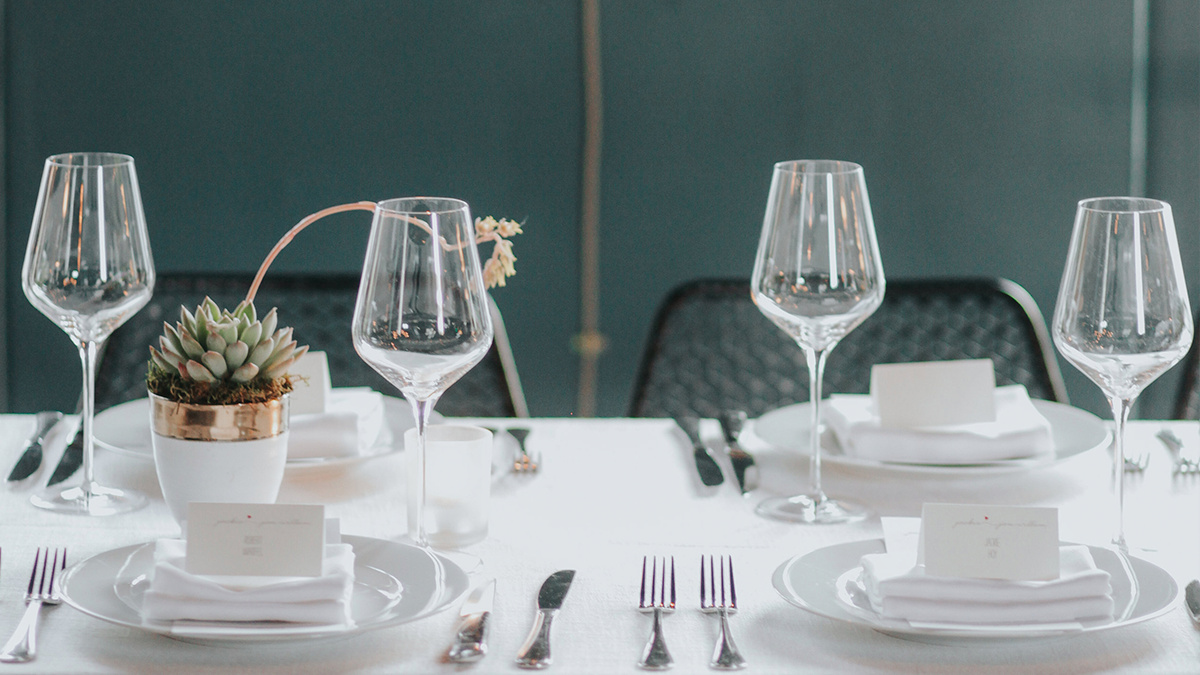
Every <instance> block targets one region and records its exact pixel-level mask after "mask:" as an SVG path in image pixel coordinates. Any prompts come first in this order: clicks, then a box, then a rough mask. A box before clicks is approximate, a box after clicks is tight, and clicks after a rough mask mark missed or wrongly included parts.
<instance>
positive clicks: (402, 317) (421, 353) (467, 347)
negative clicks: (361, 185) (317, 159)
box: [353, 197, 493, 546]
mask: <svg viewBox="0 0 1200 675" xmlns="http://www.w3.org/2000/svg"><path fill="white" fill-rule="evenodd" d="M353 332H354V349H355V350H356V351H357V352H358V355H359V356H361V357H362V359H363V360H364V361H366V362H367V364H368V365H370V366H371V367H372V368H374V369H375V370H376V371H378V372H379V374H381V375H383V376H384V377H385V378H387V380H388V381H389V382H391V383H392V384H393V385H395V386H396V388H398V389H399V390H400V391H401V392H402V393H403V394H404V397H405V398H406V399H408V402H409V404H410V405H411V406H412V409H413V416H414V417H415V418H416V423H417V427H416V428H417V437H418V453H417V456H416V458H415V459H416V462H417V464H416V470H417V472H418V474H419V476H420V479H419V480H418V481H416V483H417V488H418V494H417V495H416V499H415V500H414V501H415V503H416V506H417V508H416V510H415V511H416V512H415V513H410V514H409V532H410V535H411V536H412V538H413V540H414V542H415V543H416V544H417V545H418V546H428V545H429V538H428V537H429V535H428V532H429V529H430V527H429V525H430V524H429V523H427V520H428V518H427V516H428V515H429V514H428V508H427V504H426V503H425V501H426V500H425V495H426V489H425V488H426V474H425V467H426V463H425V443H426V430H427V427H428V425H429V417H430V415H431V414H432V412H433V408H434V406H435V405H436V404H437V400H438V398H440V397H441V395H442V394H443V393H445V391H446V389H447V388H448V387H449V386H450V385H451V384H454V382H456V381H457V380H458V379H459V378H460V377H462V376H463V375H464V374H465V373H466V372H467V371H469V370H470V369H471V368H473V367H474V366H475V364H477V363H479V361H480V360H481V359H483V357H484V355H485V354H486V353H487V351H488V349H489V348H490V347H491V345H492V335H493V329H492V319H491V315H490V314H489V313H488V299H487V294H486V291H485V290H484V286H483V272H482V271H481V269H480V266H479V252H478V250H477V249H476V248H475V225H474V223H473V222H472V220H471V211H470V208H469V207H468V206H467V204H466V202H463V201H459V200H457V199H443V198H436V197H412V198H404V199H390V200H387V201H383V202H380V203H379V205H378V206H377V207H376V209H375V218H374V221H373V222H372V224H371V238H370V242H369V243H368V244H367V257H366V261H365V262H364V263H363V273H362V281H361V283H360V285H359V288H358V300H357V302H356V303H355V306H354V328H353ZM410 503H411V502H410Z"/></svg>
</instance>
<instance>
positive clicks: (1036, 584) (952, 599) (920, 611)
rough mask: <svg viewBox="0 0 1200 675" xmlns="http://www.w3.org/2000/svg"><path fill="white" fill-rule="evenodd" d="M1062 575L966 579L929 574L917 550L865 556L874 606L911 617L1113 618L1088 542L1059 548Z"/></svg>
mask: <svg viewBox="0 0 1200 675" xmlns="http://www.w3.org/2000/svg"><path fill="white" fill-rule="evenodd" d="M1058 551H1059V563H1060V570H1061V571H1060V573H1059V578H1058V579H1053V580H1050V581H1004V580H999V579H965V578H957V577H936V576H929V575H926V574H925V567H924V566H923V565H916V566H914V565H913V553H912V551H906V552H901V553H874V554H870V555H865V556H863V558H862V566H863V571H862V577H861V579H860V580H861V582H862V584H863V587H864V588H865V589H866V591H867V598H868V599H869V600H870V602H871V608H872V609H874V610H875V611H876V612H877V613H879V614H880V615H881V616H884V617H887V618H891V619H906V620H908V621H922V622H937V623H966V624H1002V623H1030V624H1036V623H1061V622H1066V621H1080V620H1084V619H1097V618H1105V617H1111V616H1112V613H1113V599H1112V588H1111V585H1110V584H1109V574H1108V572H1106V571H1104V570H1102V569H1099V568H1097V567H1096V563H1095V561H1094V560H1092V554H1091V552H1090V551H1089V550H1088V547H1086V546H1061V547H1059V550H1058Z"/></svg>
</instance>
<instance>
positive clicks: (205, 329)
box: [148, 298, 308, 392]
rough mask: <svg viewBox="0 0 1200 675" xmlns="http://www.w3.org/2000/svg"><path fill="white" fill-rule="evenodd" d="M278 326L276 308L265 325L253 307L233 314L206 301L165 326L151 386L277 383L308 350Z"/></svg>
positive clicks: (243, 306)
mask: <svg viewBox="0 0 1200 675" xmlns="http://www.w3.org/2000/svg"><path fill="white" fill-rule="evenodd" d="M277 324H278V315H277V314H276V310H275V309H272V310H271V311H270V312H268V313H267V315H266V316H264V317H263V318H262V320H261V321H260V320H258V317H257V314H256V311H255V309H254V303H252V302H242V303H241V304H239V305H238V306H237V308H236V309H234V310H233V311H232V312H231V311H229V310H221V308H220V307H218V306H217V303H216V302H214V301H213V300H212V298H205V299H204V302H202V303H200V306H199V307H197V308H196V312H195V313H194V314H193V313H192V312H189V311H188V309H187V308H186V307H183V308H181V309H180V317H179V323H177V324H175V325H174V326H172V325H171V324H169V323H167V322H163V334H162V336H160V337H159V339H158V349H155V348H154V347H153V346H152V347H150V362H151V368H150V375H149V376H148V382H150V381H151V380H155V379H161V378H162V377H164V376H166V377H168V378H169V379H174V378H173V377H170V376H171V375H178V377H179V378H180V379H182V381H183V382H182V383H176V384H177V385H181V386H183V387H194V386H195V384H201V385H204V386H201V387H200V388H201V389H205V390H207V389H212V388H218V387H220V386H221V385H222V384H225V385H228V386H230V387H242V386H244V385H252V384H259V383H261V384H267V383H271V382H274V381H276V380H278V379H279V378H281V377H283V376H285V375H286V374H287V369H288V367H289V366H291V365H292V364H293V363H294V362H295V361H296V359H298V358H300V357H301V356H303V355H304V354H305V353H306V352H307V351H308V346H307V345H304V346H297V345H296V341H295V340H293V339H292V329H291V328H278V327H277ZM156 369H157V370H159V371H161V372H159V373H155V370H156ZM156 376H158V377H157V378H156ZM151 388H152V389H153V388H154V386H153V383H152V386H151ZM179 388H180V386H173V387H172V391H173V392H176V390H178V389H179ZM289 389H290V387H289Z"/></svg>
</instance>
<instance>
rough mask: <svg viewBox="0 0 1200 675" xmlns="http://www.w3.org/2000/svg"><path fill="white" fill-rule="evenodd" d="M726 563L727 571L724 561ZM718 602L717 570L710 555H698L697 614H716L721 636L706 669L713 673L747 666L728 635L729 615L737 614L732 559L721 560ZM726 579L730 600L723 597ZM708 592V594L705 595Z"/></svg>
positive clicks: (730, 557)
mask: <svg viewBox="0 0 1200 675" xmlns="http://www.w3.org/2000/svg"><path fill="white" fill-rule="evenodd" d="M705 557H707V558H708V586H707V588H706V587H705V584H704V563H705ZM726 560H728V561H729V567H728V569H727V568H726V567H725V561H726ZM720 573H721V587H720V590H721V600H720V603H719V604H718V602H717V570H715V569H714V568H713V558H712V556H700V611H701V612H704V613H706V614H713V613H715V614H716V615H717V616H719V617H721V634H720V636H719V637H718V638H717V646H716V647H715V648H714V649H713V655H712V660H711V661H709V662H708V667H709V668H713V669H714V670H741V669H742V668H745V667H746V659H744V658H742V655H741V654H740V653H739V652H738V648H737V645H736V644H734V643H733V634H732V633H730V632H729V615H730V614H735V613H737V590H736V589H735V588H734V586H733V556H723V557H722V558H721V569H720ZM726 579H728V580H729V596H728V597H729V600H728V602H726V600H725V598H726V596H725V581H726ZM706 592H707V595H706Z"/></svg>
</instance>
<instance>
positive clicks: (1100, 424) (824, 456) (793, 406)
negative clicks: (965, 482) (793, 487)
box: [750, 399, 1112, 476]
mask: <svg viewBox="0 0 1200 675" xmlns="http://www.w3.org/2000/svg"><path fill="white" fill-rule="evenodd" d="M1030 401H1031V402H1032V403H1033V405H1034V407H1035V408H1037V409H1038V412H1040V413H1042V415H1043V416H1045V417H1046V418H1047V421H1048V422H1050V427H1051V438H1052V439H1053V436H1054V431H1053V430H1054V427H1055V424H1056V423H1057V424H1063V423H1065V418H1066V417H1067V416H1070V415H1075V416H1077V417H1078V418H1079V419H1080V421H1086V422H1087V423H1089V424H1092V425H1094V426H1095V427H1096V428H1097V429H1098V430H1100V431H1102V432H1103V438H1102V439H1101V440H1100V441H1098V442H1097V443H1096V444H1095V445H1092V446H1090V447H1087V448H1082V447H1081V448H1079V449H1073V451H1071V452H1068V453H1064V452H1062V451H1060V449H1059V447H1058V446H1057V445H1056V446H1055V449H1054V454H1053V455H1051V456H1047V457H1044V458H1039V459H1012V460H1001V461H996V462H988V463H982V464H913V463H906V462H885V461H880V460H876V459H862V458H858V457H847V456H846V455H843V454H830V453H828V452H822V453H821V463H822V464H833V465H837V466H842V467H850V468H856V469H879V470H883V471H893V472H897V473H913V474H922V475H927V476H935V475H952V476H962V475H995V474H1005V473H1015V472H1020V471H1029V470H1032V469H1040V468H1044V467H1047V466H1053V465H1055V464H1057V463H1059V462H1062V461H1065V460H1067V459H1070V458H1071V457H1075V456H1077V455H1082V454H1085V453H1088V452H1091V451H1093V450H1096V449H1098V448H1103V447H1107V446H1108V445H1109V444H1110V443H1111V442H1112V430H1111V429H1109V428H1108V426H1107V425H1106V423H1105V422H1104V420H1102V419H1100V418H1099V417H1097V416H1096V415H1095V414H1093V413H1091V412H1089V411H1087V410H1084V409H1082V408H1076V407H1075V406H1073V405H1070V404H1067V403H1059V402H1058V401H1046V400H1043V399H1030ZM810 405H812V403H811V402H809V401H805V402H801V403H789V404H788V405H785V406H780V407H778V408H775V409H774V410H770V411H768V412H765V413H763V414H762V415H760V416H759V417H757V418H755V419H754V421H753V424H752V426H751V428H750V430H751V431H752V432H753V433H754V435H755V436H757V437H758V438H759V439H760V440H762V441H763V442H764V443H766V444H767V445H769V446H770V447H772V448H775V449H779V450H786V451H789V452H799V453H801V454H802V455H803V456H804V457H808V456H810V453H809V452H808V448H807V447H798V446H797V445H787V444H781V443H777V442H775V441H772V440H771V439H769V438H766V437H763V436H762V435H761V434H760V433H759V431H758V427H759V422H760V421H761V420H762V419H763V418H767V417H770V416H782V415H784V414H786V413H785V412H784V411H793V410H795V411H803V410H806V409H807V408H808V407H809V406H810ZM1047 413H1049V414H1047ZM804 445H805V446H807V443H805V444H804ZM822 447H824V444H822Z"/></svg>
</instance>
